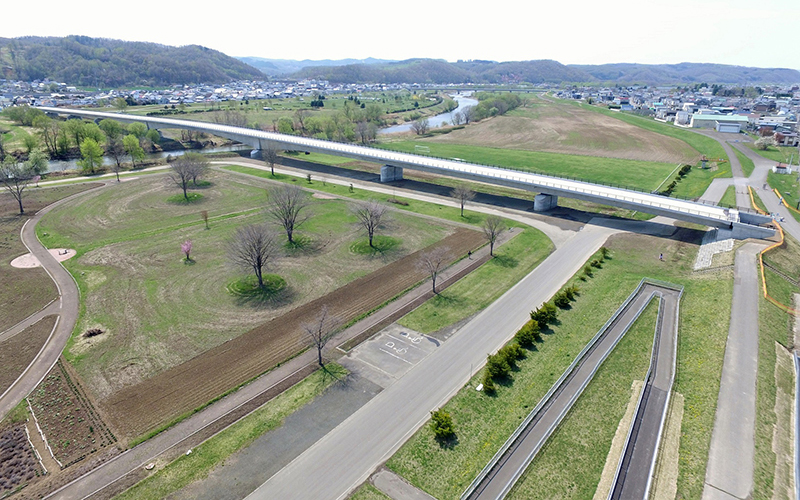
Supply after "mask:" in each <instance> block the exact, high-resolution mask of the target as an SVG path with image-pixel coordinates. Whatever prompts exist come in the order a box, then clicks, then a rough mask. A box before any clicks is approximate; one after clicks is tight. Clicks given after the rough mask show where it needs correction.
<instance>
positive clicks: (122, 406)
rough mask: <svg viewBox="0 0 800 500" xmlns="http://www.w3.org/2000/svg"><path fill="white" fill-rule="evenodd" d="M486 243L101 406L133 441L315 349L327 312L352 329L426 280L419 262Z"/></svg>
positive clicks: (309, 307) (405, 261)
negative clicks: (316, 331)
mask: <svg viewBox="0 0 800 500" xmlns="http://www.w3.org/2000/svg"><path fill="white" fill-rule="evenodd" d="M483 242H484V238H483V235H482V234H481V233H479V232H478V231H473V230H469V229H458V230H456V231H455V232H454V233H453V234H451V235H450V236H448V237H447V238H444V239H443V240H441V241H440V242H438V243H436V244H434V245H431V246H430V247H428V248H426V249H423V250H420V251H418V252H415V253H413V254H410V255H408V256H406V257H404V258H402V259H400V260H397V261H395V262H393V263H391V264H389V265H387V266H384V267H383V268H381V269H379V270H377V271H375V272H373V273H371V274H369V275H367V276H364V277H362V278H359V279H357V280H355V281H352V282H350V283H348V284H347V285H345V286H343V287H341V288H339V289H337V290H336V291H334V292H332V293H329V294H328V295H325V296H323V297H320V298H319V299H316V300H313V301H311V302H309V303H307V304H304V305H302V306H300V307H297V308H296V309H293V310H291V311H289V312H288V313H286V314H284V315H282V316H280V317H277V318H275V319H273V320H271V321H268V322H267V323H265V324H263V325H261V326H259V327H257V328H254V329H253V330H250V331H249V332H247V333H245V334H243V335H241V336H239V337H237V338H235V339H233V340H230V341H228V342H225V343H224V344H222V345H219V346H217V347H215V348H213V349H210V350H209V351H207V352H205V353H203V354H201V355H199V356H197V357H195V358H192V359H190V360H189V361H187V362H185V363H182V364H180V365H178V366H175V367H174V368H171V369H169V370H166V371H163V372H161V373H159V374H157V375H155V376H153V377H151V378H150V379H148V380H145V381H144V382H142V383H139V384H136V385H133V386H130V387H126V388H124V389H122V390H120V391H118V392H116V393H114V394H112V395H110V396H109V397H108V398H106V399H105V400H104V401H102V402H101V405H102V406H103V407H104V408H105V410H106V412H107V414H108V415H109V417H110V418H111V420H112V425H113V427H114V428H115V429H118V430H119V431H120V432H122V433H123V434H124V435H126V436H127V437H129V438H132V437H135V436H139V435H141V434H143V433H145V432H147V431H149V430H151V429H154V428H156V427H157V426H159V425H163V424H165V423H167V422H169V421H170V420H173V419H175V418H176V417H178V416H180V415H181V414H184V413H186V412H188V411H191V410H192V409H194V408H197V407H199V406H201V405H203V404H205V403H206V402H208V401H210V400H211V399H213V398H215V397H217V396H219V395H220V394H223V393H224V392H226V391H227V390H229V389H232V388H234V387H236V386H238V385H240V384H242V383H244V382H246V381H248V380H250V379H252V378H254V377H256V376H258V375H260V374H262V373H264V372H266V371H267V370H269V369H270V368H272V367H273V366H275V365H276V364H277V363H280V362H281V361H283V360H285V359H287V358H289V357H291V356H294V355H296V354H298V353H299V352H301V351H303V350H304V349H306V348H307V347H309V345H310V342H309V339H308V337H307V336H306V334H305V333H303V330H302V325H303V324H304V323H308V322H310V321H313V319H314V318H315V317H316V316H317V314H318V313H319V311H320V308H321V307H322V306H327V307H328V311H329V313H330V314H331V315H335V316H337V317H338V318H341V319H342V320H343V321H344V322H349V321H351V320H353V319H354V318H357V317H359V316H361V315H363V314H366V313H368V312H369V311H372V310H373V309H375V308H376V307H378V306H380V305H381V304H383V303H385V302H386V301H388V300H390V299H391V298H393V297H395V296H397V295H398V294H399V293H401V292H403V291H404V290H406V289H408V288H409V287H411V286H412V285H414V284H415V283H417V282H419V281H420V280H422V279H424V278H425V277H426V276H427V275H426V273H425V271H422V270H420V268H419V267H418V265H417V262H418V261H419V255H420V253H422V252H425V251H428V250H430V249H431V248H434V247H437V246H446V247H449V248H450V250H451V257H452V259H453V260H454V259H456V258H457V257H459V256H463V255H465V254H466V253H467V251H468V250H475V249H476V248H478V247H479V246H480V245H481V244H482V243H483Z"/></svg>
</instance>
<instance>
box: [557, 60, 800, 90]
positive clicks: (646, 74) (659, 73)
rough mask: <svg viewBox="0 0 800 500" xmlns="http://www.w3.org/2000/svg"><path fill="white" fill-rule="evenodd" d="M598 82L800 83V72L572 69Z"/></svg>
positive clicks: (709, 67)
mask: <svg viewBox="0 0 800 500" xmlns="http://www.w3.org/2000/svg"><path fill="white" fill-rule="evenodd" d="M570 68H575V69H576V70H578V71H584V72H586V73H588V74H589V75H591V77H592V79H593V80H596V81H599V82H621V83H645V84H654V85H655V84H672V83H681V84H683V83H701V82H707V83H735V84H756V83H776V84H781V83H784V84H787V83H800V72H798V71H797V70H793V69H786V68H750V67H746V66H730V65H727V64H706V63H680V64H600V65H570Z"/></svg>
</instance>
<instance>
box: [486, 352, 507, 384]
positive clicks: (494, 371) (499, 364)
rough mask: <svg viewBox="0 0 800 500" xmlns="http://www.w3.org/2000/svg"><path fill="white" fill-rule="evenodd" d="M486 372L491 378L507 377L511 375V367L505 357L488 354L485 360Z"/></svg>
mask: <svg viewBox="0 0 800 500" xmlns="http://www.w3.org/2000/svg"><path fill="white" fill-rule="evenodd" d="M486 372H487V373H488V374H489V376H490V377H492V378H504V377H508V375H509V374H510V373H511V366H510V365H509V364H508V361H507V360H506V357H505V356H503V355H502V354H500V353H499V352H498V353H497V354H489V355H488V356H487V358H486Z"/></svg>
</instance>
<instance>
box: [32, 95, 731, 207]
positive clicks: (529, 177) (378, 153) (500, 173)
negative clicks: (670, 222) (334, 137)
mask: <svg viewBox="0 0 800 500" xmlns="http://www.w3.org/2000/svg"><path fill="white" fill-rule="evenodd" d="M41 109H44V110H51V111H56V112H60V113H68V112H70V111H72V112H74V113H75V114H76V115H80V114H83V115H86V116H95V117H98V118H112V119H121V120H127V121H142V122H149V123H154V124H159V125H163V126H166V127H170V126H173V127H174V126H179V127H184V128H190V129H197V130H203V131H216V132H220V133H223V134H227V135H236V136H239V137H249V138H251V139H253V140H255V141H258V143H259V145H260V141H261V140H266V141H271V142H275V143H281V144H286V145H290V146H291V147H295V148H308V149H314V150H319V151H322V152H331V151H334V152H337V151H338V152H340V153H346V154H347V155H352V156H361V157H365V158H369V159H371V160H372V161H381V162H384V161H385V162H390V163H391V162H401V163H405V164H409V165H417V166H420V167H426V168H431V169H436V170H440V171H441V172H442V173H446V172H451V173H460V174H471V175H478V176H488V177H494V178H498V179H504V180H506V181H511V182H516V183H520V184H525V185H531V186H533V187H540V188H545V189H551V190H555V191H561V192H564V193H565V195H567V194H568V193H576V194H584V195H590V196H594V197H600V198H605V199H609V200H616V201H623V202H627V203H633V204H638V205H642V206H645V207H652V208H658V209H661V210H667V211H671V212H674V213H678V214H681V213H682V214H686V215H690V216H698V217H703V218H709V219H714V220H718V221H725V222H736V221H738V215H737V214H736V211H735V209H734V210H727V209H724V208H723V207H719V206H717V205H707V204H705V203H703V202H698V201H692V200H688V199H681V198H677V197H672V198H667V197H664V196H661V195H656V194H651V193H649V192H647V191H645V190H639V189H637V188H631V187H628V186H622V185H614V184H604V183H602V182H597V181H587V180H575V179H572V178H569V177H568V176H564V177H556V176H551V175H547V174H538V173H532V172H528V171H524V170H521V169H514V168H511V167H499V166H494V165H481V164H477V163H466V162H458V161H453V160H450V159H444V158H436V157H431V156H422V155H417V154H411V153H400V152H394V151H389V150H385V149H381V148H375V147H371V146H363V145H351V144H344V143H339V142H335V141H327V140H323V139H312V138H306V137H299V136H294V135H287V134H280V133H277V132H266V131H259V130H254V129H248V128H241V127H234V126H231V125H221V124H216V123H209V122H198V121H192V120H181V119H173V118H159V117H143V116H136V115H124V114H119V113H108V112H102V111H90V110H83V109H80V110H78V109H75V110H73V109H70V108H47V107H43V108H41ZM601 186H605V187H607V188H608V189H598V188H600V187H601ZM661 200H664V201H661ZM666 200H671V201H669V202H668V201H666Z"/></svg>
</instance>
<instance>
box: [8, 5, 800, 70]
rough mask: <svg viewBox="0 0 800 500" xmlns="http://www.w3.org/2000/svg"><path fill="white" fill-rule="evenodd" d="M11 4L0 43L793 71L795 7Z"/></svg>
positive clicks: (798, 17)
mask: <svg viewBox="0 0 800 500" xmlns="http://www.w3.org/2000/svg"><path fill="white" fill-rule="evenodd" d="M10 3H11V5H6V6H4V7H3V19H4V22H3V25H2V26H3V27H2V30H0V36H2V37H17V36H24V35H39V36H65V35H69V34H77V35H87V36H92V37H105V38H117V39H122V40H135V41H147V42H156V43H162V44H166V45H188V44H199V45H204V46H206V47H210V48H212V49H216V50H219V51H222V52H224V53H226V54H228V55H231V56H259V57H267V58H275V59H343V58H366V57H376V58H382V59H407V58H411V57H430V58H439V59H447V60H449V61H455V60H457V59H491V60H496V61H518V60H529V59H554V60H557V61H559V62H562V63H564V64H602V63H614V62H638V63H650V64H657V63H678V62H709V63H721V64H735V65H741V66H757V67H788V68H793V69H798V70H800V31H799V29H798V28H799V27H800V0H758V1H754V0H727V1H723V0H719V1H718V0H639V1H637V2H630V1H626V2H620V1H603V2H599V1H596V0H593V1H587V0H573V1H570V2H563V1H559V2H555V1H551V2H537V1H534V2H530V1H525V0H518V1H514V2H512V1H509V0H498V1H491V2H487V1H481V2H477V1H463V2H445V1H441V0H431V1H423V2H391V3H389V2H385V1H381V0H379V1H375V0H348V1H347V2H333V1H330V0H328V1H324V2H323V1H321V0H307V1H301V2H297V1H286V0H280V1H279V0H268V1H263V0H259V1H253V0H242V1H239V2H231V3H226V2H208V3H206V2H192V3H174V2H164V1H153V0H140V1H136V2H131V3H125V4H120V3H108V2H98V1H86V0H75V1H73V2H68V3H66V4H65V3H64V2H63V1H60V0H59V1H55V0H41V1H38V2H36V3H35V6H33V7H32V6H31V5H30V4H26V3H25V2H10ZM520 5H522V6H520Z"/></svg>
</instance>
